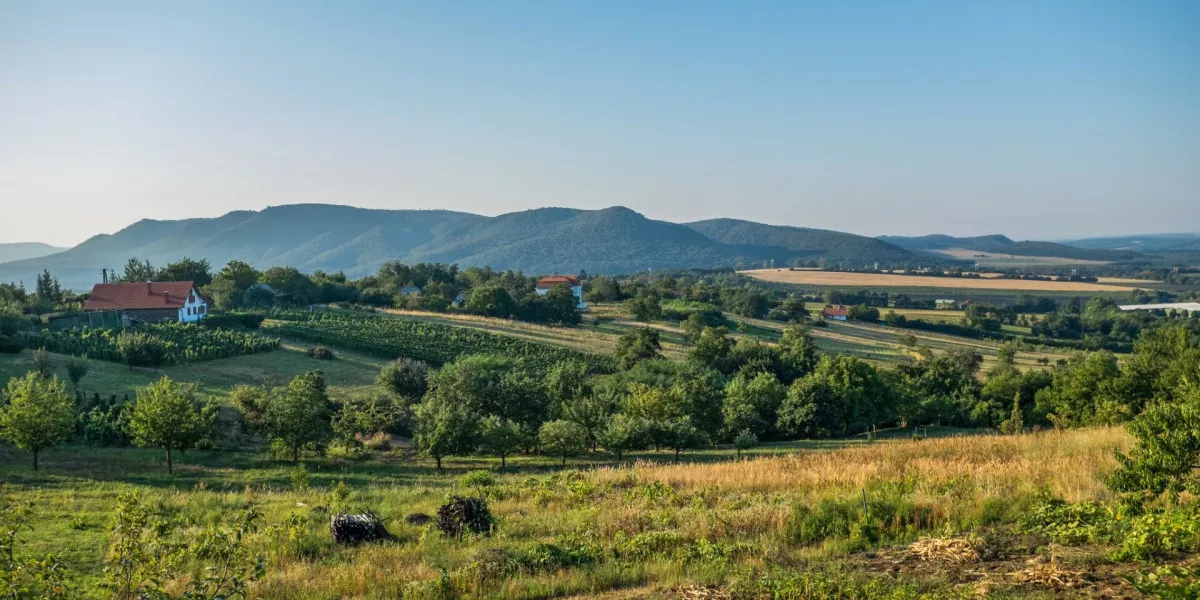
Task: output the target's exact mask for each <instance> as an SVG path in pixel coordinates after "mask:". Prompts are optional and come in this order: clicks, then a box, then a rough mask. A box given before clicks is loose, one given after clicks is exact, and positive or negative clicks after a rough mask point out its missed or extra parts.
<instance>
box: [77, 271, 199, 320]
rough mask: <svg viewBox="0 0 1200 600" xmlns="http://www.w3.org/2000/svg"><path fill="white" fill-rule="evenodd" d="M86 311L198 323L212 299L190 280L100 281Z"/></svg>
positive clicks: (94, 289)
mask: <svg viewBox="0 0 1200 600" xmlns="http://www.w3.org/2000/svg"><path fill="white" fill-rule="evenodd" d="M83 310H84V311H85V312H95V311H120V312H121V314H122V320H123V321H124V322H125V323H127V324H132V323H167V322H176V323H195V322H196V321H199V320H200V319H203V318H204V317H206V316H207V315H208V300H206V299H205V298H204V297H203V296H201V295H200V293H199V292H197V291H196V287H195V286H194V285H193V284H192V282H190V281H156V282H153V283H152V282H146V283H97V284H96V285H95V286H94V287H93V288H92V293H91V294H90V295H88V299H87V302H84V304H83Z"/></svg>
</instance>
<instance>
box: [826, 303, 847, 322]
mask: <svg viewBox="0 0 1200 600" xmlns="http://www.w3.org/2000/svg"><path fill="white" fill-rule="evenodd" d="M821 314H822V315H823V316H824V317H825V318H826V319H832V320H834V321H845V320H846V319H849V318H850V309H849V308H846V307H845V306H826V307H825V310H824V311H822V313H821Z"/></svg>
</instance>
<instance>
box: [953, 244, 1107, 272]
mask: <svg viewBox="0 0 1200 600" xmlns="http://www.w3.org/2000/svg"><path fill="white" fill-rule="evenodd" d="M934 252H937V253H938V254H944V255H946V256H949V257H951V258H957V259H960V260H973V261H975V262H977V263H979V264H982V265H986V266H989V267H990V266H998V267H1005V266H1010V267H1017V266H1038V265H1043V266H1061V265H1107V264H1111V263H1112V261H1107V260H1087V259H1081V258H1067V257H1064V256H1028V255H1024V254H1006V253H1003V252H983V251H980V250H971V249H969V248H946V249H944V250H934Z"/></svg>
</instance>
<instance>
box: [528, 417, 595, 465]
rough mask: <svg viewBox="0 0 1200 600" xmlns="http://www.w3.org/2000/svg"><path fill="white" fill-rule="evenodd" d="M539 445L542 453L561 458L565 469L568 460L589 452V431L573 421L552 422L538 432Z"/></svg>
mask: <svg viewBox="0 0 1200 600" xmlns="http://www.w3.org/2000/svg"><path fill="white" fill-rule="evenodd" d="M538 445H539V446H540V447H541V449H542V452H545V453H546V454H550V455H552V456H558V457H560V458H561V459H562V466H564V467H565V466H567V459H568V458H570V457H572V456H579V455H580V454H583V453H584V452H587V431H585V430H584V429H583V427H582V426H580V425H579V424H578V423H574V422H571V421H564V420H558V421H550V422H548V423H544V424H543V425H542V427H541V429H539V430H538Z"/></svg>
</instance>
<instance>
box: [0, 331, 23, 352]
mask: <svg viewBox="0 0 1200 600" xmlns="http://www.w3.org/2000/svg"><path fill="white" fill-rule="evenodd" d="M24 349H25V345H24V344H22V343H21V338H19V337H17V336H7V335H0V354H20V353H21V350H24Z"/></svg>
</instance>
